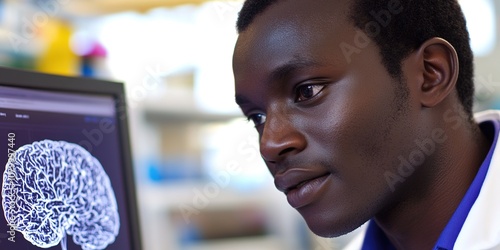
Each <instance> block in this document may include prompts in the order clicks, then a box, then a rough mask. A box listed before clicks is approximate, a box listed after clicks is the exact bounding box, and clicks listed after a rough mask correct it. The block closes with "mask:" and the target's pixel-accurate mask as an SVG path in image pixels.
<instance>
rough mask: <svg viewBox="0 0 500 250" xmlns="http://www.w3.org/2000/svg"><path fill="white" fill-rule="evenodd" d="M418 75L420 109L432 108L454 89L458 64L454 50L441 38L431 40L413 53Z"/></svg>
mask: <svg viewBox="0 0 500 250" xmlns="http://www.w3.org/2000/svg"><path fill="white" fill-rule="evenodd" d="M414 56H416V58H417V61H418V64H419V69H418V71H419V72H418V74H420V77H419V79H421V80H422V81H420V82H419V86H418V88H419V100H420V102H421V105H422V107H429V108H430V107H434V106H436V105H438V104H439V103H441V102H442V101H443V100H444V99H445V98H446V97H447V96H448V95H450V93H451V92H452V91H453V90H454V89H455V86H456V83H457V79H458V72H459V62H458V55H457V52H456V50H455V48H454V47H453V46H452V45H451V44H450V43H449V42H448V41H446V40H444V39H442V38H437V37H435V38H431V39H429V40H427V41H426V42H425V43H423V44H422V46H420V48H419V49H418V50H417V51H415V52H414Z"/></svg>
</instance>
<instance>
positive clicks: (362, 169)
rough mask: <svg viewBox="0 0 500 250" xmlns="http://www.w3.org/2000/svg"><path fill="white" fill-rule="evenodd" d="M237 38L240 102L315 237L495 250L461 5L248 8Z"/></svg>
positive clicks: (493, 133) (303, 2)
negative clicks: (359, 235)
mask: <svg viewBox="0 0 500 250" xmlns="http://www.w3.org/2000/svg"><path fill="white" fill-rule="evenodd" d="M237 26H238V31H239V38H238V41H237V43H236V47H235V51H234V58H233V70H234V76H235V89H236V102H237V103H238V104H239V106H240V107H241V109H242V111H243V113H244V114H245V115H246V116H247V117H248V119H249V120H250V121H252V122H254V123H255V127H256V129H257V130H258V132H259V135H260V151H261V154H262V157H263V159H264V160H265V162H266V164H267V166H268V168H269V170H270V172H271V174H272V175H273V177H274V179H275V185H276V187H277V188H278V189H279V190H280V191H283V192H284V193H285V195H286V196H287V199H288V202H289V203H290V205H291V206H293V207H294V208H296V209H297V210H298V212H299V213H300V214H301V215H302V216H303V217H304V219H305V221H306V222H307V224H308V226H309V228H310V229H311V230H312V231H313V232H314V233H316V234H318V235H320V236H324V237H336V236H339V235H342V234H345V233H347V232H350V231H352V230H354V229H356V228H358V227H360V226H361V225H362V224H364V223H365V222H367V221H369V226H368V229H367V230H366V232H365V233H364V239H363V242H362V246H361V245H360V246H358V249H359V248H362V249H419V250H420V249H500V215H499V214H500V213H499V212H498V211H500V202H498V201H499V200H500V199H499V198H498V197H497V195H495V192H498V191H497V190H500V189H499V188H500V184H496V182H495V181H494V178H500V173H496V172H500V169H499V168H500V166H495V164H490V162H491V161H492V157H493V161H494V160H495V158H498V157H499V156H498V153H495V152H494V149H495V145H496V140H497V134H498V129H499V127H500V126H499V124H500V123H499V120H500V115H499V114H498V113H494V112H490V113H487V114H483V115H482V116H481V117H480V118H478V119H479V122H480V124H479V123H478V122H477V121H474V119H473V114H472V100H473V81H472V78H473V62H472V60H473V56H472V52H471V49H470V45H469V36H468V33H467V30H466V26H465V20H464V17H463V14H462V12H461V9H460V7H459V5H458V3H457V2H456V0H440V1H435V0H419V1H415V0H384V1H371V0H337V1H333V0H315V1H308V0H286V1H285V0H267V1H262V0H260V1H259V0H247V1H246V2H245V4H244V6H243V8H242V10H241V12H240V15H239V19H238V23H237ZM497 165H498V164H497ZM494 175H495V176H497V177H495V176H494ZM486 203H487V204H486Z"/></svg>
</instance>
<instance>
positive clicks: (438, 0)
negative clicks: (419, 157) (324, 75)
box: [236, 0, 474, 118]
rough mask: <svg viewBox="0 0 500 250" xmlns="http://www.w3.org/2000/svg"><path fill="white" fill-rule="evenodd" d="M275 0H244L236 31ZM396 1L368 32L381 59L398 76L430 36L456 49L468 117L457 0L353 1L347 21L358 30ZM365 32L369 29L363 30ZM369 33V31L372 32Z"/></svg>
mask: <svg viewBox="0 0 500 250" xmlns="http://www.w3.org/2000/svg"><path fill="white" fill-rule="evenodd" d="M276 2H278V0H246V1H245V3H244V4H243V7H242V9H241V11H240V13H239V16H238V21H237V23H236V26H237V30H238V32H239V33H241V32H244V31H245V30H246V29H247V28H248V26H250V25H251V24H252V22H253V20H254V19H255V17H256V16H257V15H259V14H260V13H262V12H264V11H265V10H266V9H267V8H268V7H269V6H271V5H272V4H274V3H276ZM395 2H396V3H399V4H400V5H401V7H402V8H403V9H402V12H400V13H398V14H395V15H392V16H391V18H390V21H389V22H387V23H386V25H384V27H382V28H381V29H379V31H378V32H377V33H376V34H374V35H370V37H371V38H372V39H373V40H374V41H375V42H376V44H377V46H378V47H379V49H380V53H381V56H382V62H383V64H384V66H385V68H386V69H387V71H388V72H389V74H390V75H391V76H393V77H396V78H399V79H402V69H401V62H402V61H403V59H405V58H406V57H407V56H409V55H410V54H411V53H412V52H413V51H415V50H416V49H418V48H419V47H420V46H421V45H422V44H423V43H424V42H425V41H427V40H428V39H430V38H433V37H440V38H443V39H445V40H447V41H448V42H449V43H450V44H451V45H452V46H453V47H454V48H455V50H456V51H457V54H458V61H459V65H460V70H459V75H458V80H457V86H456V89H457V92H458V96H459V99H460V102H461V103H462V106H463V108H464V111H465V112H466V114H467V115H468V116H469V118H472V106H473V96H474V81H473V77H474V63H473V53H472V50H471V47H470V38H469V32H468V31H467V26H466V21H465V17H464V14H463V12H462V9H461V8H460V5H459V3H458V1H457V0H376V1H375V0H353V3H352V5H351V10H350V12H349V16H348V18H349V20H350V21H351V22H352V23H353V25H354V26H355V27H357V28H359V29H361V30H363V31H364V30H365V29H366V28H368V27H369V25H368V24H369V23H370V22H373V21H376V18H375V16H374V13H380V11H384V10H387V8H388V6H389V4H390V3H391V4H394V3H395ZM365 33H369V32H365ZM372 33H373V32H372Z"/></svg>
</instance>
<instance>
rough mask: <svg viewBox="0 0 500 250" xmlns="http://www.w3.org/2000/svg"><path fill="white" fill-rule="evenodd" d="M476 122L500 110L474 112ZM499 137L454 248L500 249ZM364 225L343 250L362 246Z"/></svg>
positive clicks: (493, 117)
mask: <svg viewBox="0 0 500 250" xmlns="http://www.w3.org/2000/svg"><path fill="white" fill-rule="evenodd" d="M475 119H476V121H477V122H478V123H481V122H484V121H488V120H497V121H500V111H496V110H488V111H483V112H480V113H477V114H476V115H475ZM499 144H500V138H499V140H498V141H497V145H496V148H495V151H494V152H493V156H492V158H491V163H490V166H489V169H488V173H487V175H486V178H485V180H484V182H483V186H482V188H481V191H480V192H479V196H478V197H477V200H476V202H475V203H474V205H473V206H472V208H471V210H470V212H469V214H468V216H467V219H466V220H465V222H464V225H463V227H462V230H461V231H460V233H459V235H458V238H457V241H456V242H455V245H454V248H453V249H455V250H500V145H499ZM365 231H366V227H364V229H363V232H361V233H360V234H359V235H357V236H356V237H355V238H354V239H353V241H352V242H351V243H350V244H349V245H348V246H347V247H346V248H344V250H359V249H361V246H362V245H363V239H364V235H365Z"/></svg>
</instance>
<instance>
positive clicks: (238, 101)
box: [235, 95, 250, 106]
mask: <svg viewBox="0 0 500 250" xmlns="http://www.w3.org/2000/svg"><path fill="white" fill-rule="evenodd" d="M235 101H236V104H238V105H239V106H241V105H243V104H248V103H250V101H249V100H248V99H247V98H246V97H244V96H242V95H236V97H235Z"/></svg>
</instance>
